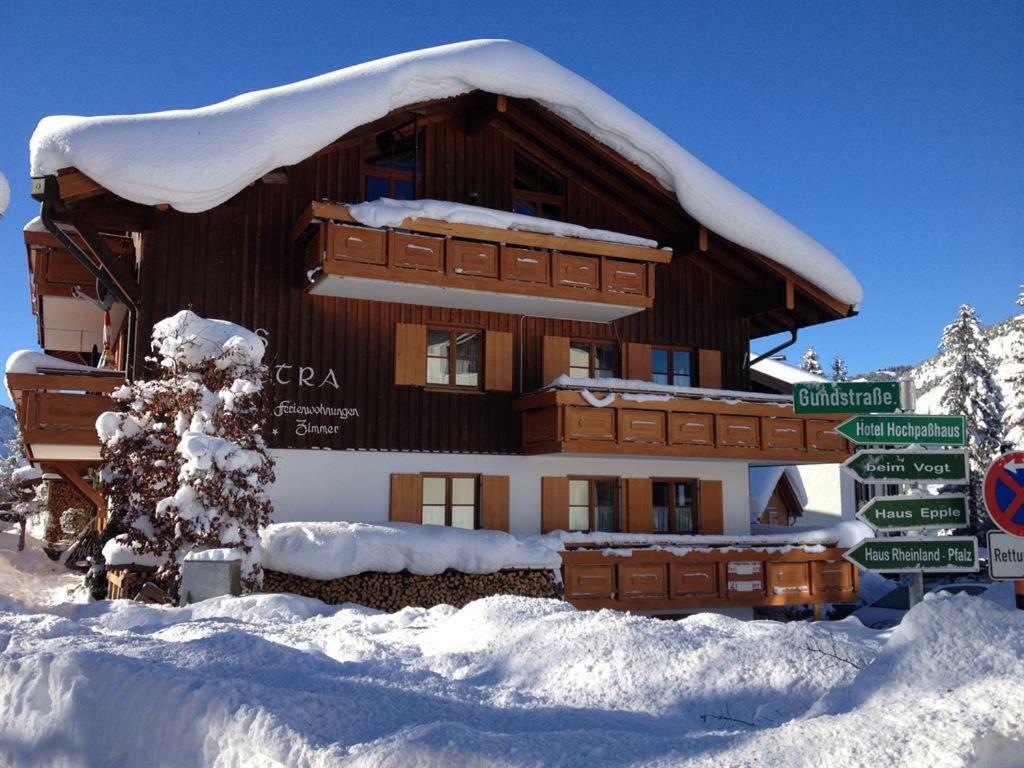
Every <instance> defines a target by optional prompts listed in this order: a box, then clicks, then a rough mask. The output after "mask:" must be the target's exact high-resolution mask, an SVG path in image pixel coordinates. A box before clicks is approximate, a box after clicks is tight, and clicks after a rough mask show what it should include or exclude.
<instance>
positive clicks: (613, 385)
mask: <svg viewBox="0 0 1024 768" xmlns="http://www.w3.org/2000/svg"><path fill="white" fill-rule="evenodd" d="M544 389H578V390H586V391H587V395H589V397H587V395H584V399H586V400H587V401H588V402H590V404H591V405H594V402H593V401H594V400H598V398H596V397H595V396H594V393H593V392H590V391H589V390H593V389H596V390H599V391H602V392H614V393H617V394H621V395H622V399H623V400H632V401H638V402H644V401H646V400H651V401H658V400H667V399H668V398H666V397H665V396H666V395H668V397H689V398H693V399H701V400H728V401H731V402H741V401H753V402H759V403H776V404H778V405H780V406H787V405H792V404H793V398H792V397H790V396H789V395H772V394H765V393H763V392H740V391H738V390H734V389H703V388H701V387H675V386H672V385H671V384H656V383H655V382H653V381H643V380H642V379H591V378H573V377H572V376H569V375H567V374H564V373H563V374H562V375H561V376H559V377H558V378H556V379H552V381H551V383H549V384H548V385H547V386H546V387H544ZM598 402H602V403H603V405H611V403H613V402H615V398H614V397H612V399H611V400H608V401H607V402H604V400H603V399H601V400H598ZM597 407H601V406H597Z"/></svg>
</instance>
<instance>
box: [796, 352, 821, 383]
mask: <svg viewBox="0 0 1024 768" xmlns="http://www.w3.org/2000/svg"><path fill="white" fill-rule="evenodd" d="M800 367H801V368H802V369H803V370H805V371H807V372H808V373H813V374H815V375H817V376H824V375H825V372H824V371H823V370H822V369H821V363H820V362H818V353H817V352H815V351H814V347H808V348H807V351H806V352H804V357H803V359H802V360H801V361H800Z"/></svg>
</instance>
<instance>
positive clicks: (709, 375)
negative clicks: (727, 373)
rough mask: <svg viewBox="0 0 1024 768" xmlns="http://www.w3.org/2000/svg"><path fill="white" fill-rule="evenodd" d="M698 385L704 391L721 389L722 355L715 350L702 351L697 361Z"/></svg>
mask: <svg viewBox="0 0 1024 768" xmlns="http://www.w3.org/2000/svg"><path fill="white" fill-rule="evenodd" d="M697 373H698V375H699V376H700V385H701V386H702V387H704V388H705V389H721V388H722V353H721V352H719V351H718V350H717V349H702V350H700V357H699V359H698V361H697Z"/></svg>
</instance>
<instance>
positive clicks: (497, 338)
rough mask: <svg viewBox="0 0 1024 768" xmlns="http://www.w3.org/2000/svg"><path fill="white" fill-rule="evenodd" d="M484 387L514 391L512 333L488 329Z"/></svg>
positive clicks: (485, 342)
mask: <svg viewBox="0 0 1024 768" xmlns="http://www.w3.org/2000/svg"><path fill="white" fill-rule="evenodd" d="M484 389H489V390H497V391H499V392H511V391H512V334H511V333H505V332H504V331H487V334H486V335H485V337H484Z"/></svg>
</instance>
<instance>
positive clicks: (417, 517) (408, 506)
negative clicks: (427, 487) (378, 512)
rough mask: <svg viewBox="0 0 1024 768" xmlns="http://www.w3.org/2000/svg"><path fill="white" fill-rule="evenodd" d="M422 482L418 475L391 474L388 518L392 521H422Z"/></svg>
mask: <svg viewBox="0 0 1024 768" xmlns="http://www.w3.org/2000/svg"><path fill="white" fill-rule="evenodd" d="M422 508H423V484H422V480H421V478H420V476H419V475H392V476H391V502H390V513H389V515H388V519H389V520H391V522H393V523H420V522H422V521H423V517H422Z"/></svg>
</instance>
